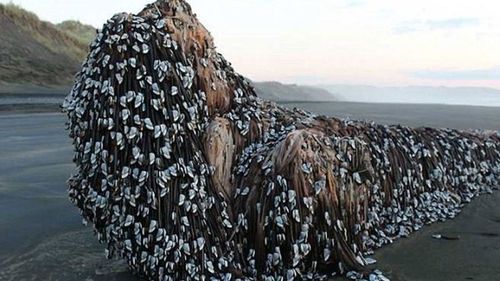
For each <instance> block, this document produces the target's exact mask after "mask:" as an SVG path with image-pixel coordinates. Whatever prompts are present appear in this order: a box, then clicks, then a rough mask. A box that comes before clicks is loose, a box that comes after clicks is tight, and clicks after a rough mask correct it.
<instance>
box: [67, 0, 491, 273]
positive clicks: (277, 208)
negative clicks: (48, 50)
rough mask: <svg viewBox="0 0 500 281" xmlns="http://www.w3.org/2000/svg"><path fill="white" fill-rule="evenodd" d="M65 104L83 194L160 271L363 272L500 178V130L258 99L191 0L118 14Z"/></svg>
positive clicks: (132, 251)
mask: <svg viewBox="0 0 500 281" xmlns="http://www.w3.org/2000/svg"><path fill="white" fill-rule="evenodd" d="M63 107H64V110H65V112H66V113H67V115H68V117H69V132H70V136H71V137H72V138H73V140H74V142H73V144H74V147H75V157H74V162H75V164H76V165H77V170H76V173H75V174H74V175H73V176H72V177H71V178H70V180H69V196H70V198H71V201H72V202H73V203H74V204H75V205H76V206H77V207H78V208H79V209H80V210H81V213H82V216H83V218H84V220H85V221H88V222H91V223H92V225H93V226H94V228H95V231H96V233H97V236H98V238H99V240H100V241H101V242H104V243H106V244H107V245H108V248H107V252H108V255H109V256H113V255H115V254H117V255H119V256H121V257H123V258H125V259H126V260H127V261H128V263H129V265H130V268H131V269H132V270H133V271H134V272H137V273H139V274H140V275H141V276H143V277H145V278H147V279H149V280H207V279H224V280H231V279H254V280H282V279H281V278H286V280H294V279H297V280H307V279H309V280H317V279H323V278H325V276H327V275H330V274H332V273H339V274H346V273H347V272H348V271H351V270H355V271H358V272H361V273H360V274H361V275H362V273H363V270H364V267H365V266H366V265H367V264H369V263H372V262H373V260H372V259H370V258H369V257H368V255H370V254H371V253H372V252H373V250H374V249H376V248H378V247H380V246H382V245H384V244H387V243H390V242H392V241H394V240H395V239H397V238H399V237H406V236H408V235H409V234H410V233H411V232H413V231H416V230H418V229H420V228H421V227H422V226H423V225H425V224H428V223H432V222H435V221H438V220H445V219H450V218H453V217H455V216H456V215H457V214H458V212H459V211H460V208H461V207H463V205H464V203H466V202H469V201H470V200H471V199H472V198H473V197H475V196H477V195H478V194H481V193H485V192H492V189H493V188H495V187H497V186H498V184H499V177H500V136H499V134H498V133H495V132H490V133H487V132H465V131H457V130H447V129H431V128H418V129H412V128H407V127H403V126H381V125H376V124H373V123H366V122H357V121H345V120H339V119H335V118H326V117H321V116H315V115H313V114H310V113H307V112H304V111H301V110H297V109H295V110H289V109H285V108H282V107H280V106H278V105H276V104H274V103H271V102H266V101H262V100H260V99H258V98H257V97H256V95H255V92H254V90H253V88H252V86H251V84H250V83H249V81H248V80H246V79H245V78H244V77H243V76H241V75H239V74H238V73H236V72H235V71H234V70H233V68H232V67H231V65H230V63H229V62H227V61H226V60H225V59H224V57H223V56H222V55H221V54H219V53H217V52H216V49H215V45H214V42H213V39H212V37H211V35H210V33H209V32H208V31H207V30H206V29H205V28H204V27H203V25H201V23H199V21H198V20H197V18H196V16H195V15H194V14H193V13H192V11H191V8H190V6H189V5H188V4H187V3H186V2H185V1H184V0H160V1H157V2H156V3H153V4H151V5H148V6H147V7H146V8H145V9H144V10H143V11H142V12H140V13H139V14H138V15H133V14H117V15H115V16H114V17H113V18H112V19H110V20H109V21H108V22H107V23H106V24H105V25H104V26H103V28H102V30H101V31H100V32H99V34H98V36H97V38H96V39H95V41H94V42H93V43H92V44H91V50H90V53H89V55H88V57H87V60H86V61H85V63H84V64H83V66H82V70H81V71H80V72H79V73H78V74H77V76H76V79H75V85H74V87H73V89H72V91H71V93H70V94H69V95H68V97H67V98H66V100H65V102H64V106H63ZM351 275H352V273H351ZM376 278H379V277H376ZM380 278H382V277H380Z"/></svg>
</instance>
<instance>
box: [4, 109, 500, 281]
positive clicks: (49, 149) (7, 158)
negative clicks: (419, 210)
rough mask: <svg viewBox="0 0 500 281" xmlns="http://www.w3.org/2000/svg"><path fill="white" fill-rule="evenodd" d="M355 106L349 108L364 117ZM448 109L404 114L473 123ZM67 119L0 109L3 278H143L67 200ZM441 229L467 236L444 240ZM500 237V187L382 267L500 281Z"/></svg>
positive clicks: (402, 275) (490, 121)
mask: <svg viewBox="0 0 500 281" xmlns="http://www.w3.org/2000/svg"><path fill="white" fill-rule="evenodd" d="M338 106H341V105H338ZM350 106H351V107H346V106H345V105H344V106H341V107H342V108H343V109H344V110H348V109H350V110H352V113H351V114H353V115H352V116H353V117H357V118H364V117H362V116H359V115H357V116H356V112H357V110H355V106H354V107H353V105H350ZM386 106H387V105H386ZM386 106H383V107H380V108H379V112H381V113H382V112H383V111H384V110H387V107H386ZM374 107H377V106H376V105H374ZM424 107H425V106H424ZM330 108H331V105H330ZM309 109H311V108H309ZM371 110H375V109H373V108H372V109H371ZM448 110H449V111H450V112H454V113H453V114H455V115H454V118H452V119H446V120H435V121H434V122H433V123H432V122H431V123H432V124H427V123H428V121H425V120H422V119H419V118H422V117H419V116H415V115H413V116H412V115H411V111H408V112H410V113H408V114H405V115H404V117H401V120H403V121H405V120H411V121H412V122H413V123H414V125H415V126H422V125H426V126H441V125H439V124H443V125H444V126H446V127H455V128H463V126H464V124H466V125H467V123H465V122H467V121H466V120H468V119H470V118H469V117H470V115H469V113H468V112H467V111H463V112H462V114H461V115H460V114H458V113H459V112H460V110H458V109H453V108H448ZM495 110H497V111H496V112H500V108H499V109H495ZM318 111H319V110H318ZM335 112H337V111H334V112H333V114H329V115H335ZM387 112H389V113H388V114H387V113H385V116H388V117H384V118H388V119H387V120H388V122H390V121H391V120H398V118H399V117H398V116H397V115H396V114H400V113H398V110H396V108H393V110H392V111H391V110H389V111H387ZM391 112H394V113H393V115H391ZM493 112H495V111H493ZM319 113H322V112H319ZM365 113H366V112H365ZM368 114H371V113H370V112H368ZM422 114H423V113H422ZM442 114H446V112H443V111H440V112H433V108H432V107H429V109H428V112H427V114H426V116H433V115H434V116H440V115H442ZM450 114H451V113H450ZM456 114H458V115H456ZM477 114H479V113H477ZM488 114H489V113H485V116H483V117H481V116H479V117H478V116H475V117H474V118H476V122H477V124H478V125H477V127H479V128H484V129H495V128H497V129H498V127H499V126H500V114H497V115H496V119H495V118H492V116H490V115H488ZM457 116H458V117H457ZM460 116H461V117H460ZM419 120H420V122H419ZM377 121H379V122H382V121H380V120H377ZM431 121H432V120H431ZM64 122H65V117H64V116H63V115H62V114H59V113H43V114H19V111H18V112H17V113H15V112H14V113H12V112H4V113H3V114H0V280H2V281H4V280H6V281H7V280H125V281H126V280H136V278H135V277H134V276H132V274H130V273H128V272H127V267H126V265H125V264H124V263H123V262H121V261H107V260H106V259H105V258H104V248H105V247H104V245H99V244H98V243H97V242H96V239H95V237H94V236H93V234H92V230H91V229H90V227H83V226H82V225H81V218H80V216H79V213H78V210H77V209H76V208H75V207H73V206H72V205H71V203H70V202H69V201H68V199H67V194H66V183H65V182H66V179H67V178H68V176H69V175H70V174H71V172H72V171H73V167H74V166H73V164H72V163H71V159H72V149H71V143H70V140H69V138H68V137H67V134H66V131H65V130H64V127H65V125H64ZM434 233H442V234H448V235H459V236H460V239H459V240H456V241H445V240H436V239H433V238H432V237H431V235H432V234H434ZM499 235H500V192H496V193H495V194H494V195H484V196H482V197H480V198H478V199H476V200H475V201H473V203H472V204H470V205H469V206H467V207H466V208H465V209H464V210H463V213H462V214H461V215H460V216H459V217H458V218H456V219H455V220H453V221H447V222H445V223H438V224H434V225H431V226H428V227H425V228H424V229H423V230H421V231H419V232H417V233H414V234H412V235H411V236H410V238H407V239H402V240H398V241H397V242H395V243H394V244H392V245H389V246H386V247H384V248H382V249H380V250H378V251H377V253H376V255H375V258H376V259H377V260H378V261H379V262H378V263H377V264H376V265H375V266H376V268H379V269H381V270H383V271H384V272H385V273H387V276H388V277H391V279H392V280H403V281H417V280H500V265H499V262H498V261H499V260H500V237H499Z"/></svg>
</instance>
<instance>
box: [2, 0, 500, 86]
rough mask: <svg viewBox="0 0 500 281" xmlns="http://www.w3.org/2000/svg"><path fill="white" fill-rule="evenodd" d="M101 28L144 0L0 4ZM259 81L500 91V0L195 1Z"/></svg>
mask: <svg viewBox="0 0 500 281" xmlns="http://www.w3.org/2000/svg"><path fill="white" fill-rule="evenodd" d="M0 2H4V3H6V2H14V3H16V4H20V5H21V6H23V7H24V8H26V9H28V10H31V11H33V12H35V13H36V14H38V15H39V16H40V17H41V18H42V19H44V20H48V21H51V22H55V23H57V22H61V21H63V20H66V19H78V20H80V21H82V22H84V23H88V24H92V25H94V26H96V27H99V26H100V25H102V23H103V22H104V21H105V20H106V19H107V18H109V17H111V16H112V15H113V14H114V13H116V12H122V11H126V12H137V11H139V10H140V9H141V8H142V7H143V6H144V5H145V4H146V3H148V2H151V1H147V0H146V1H145V0H134V1H132V0H128V1H125V0H122V1H116V0H114V1H111V0H85V1H76V0H43V1H42V0H13V1H7V0H0ZM189 2H190V3H191V5H192V6H193V9H194V11H195V12H196V13H197V14H198V15H199V17H200V19H201V20H202V22H203V23H204V25H205V26H207V28H208V29H209V30H210V31H211V32H212V34H213V35H214V37H215V39H216V44H217V46H218V47H219V51H220V52H222V53H223V54H224V55H225V57H226V58H227V59H229V60H230V61H232V62H233V65H234V66H235V67H236V69H237V70H238V71H239V72H240V73H242V74H244V75H246V76H248V77H249V78H251V79H254V80H279V81H283V82H296V83H306V84H319V83H322V84H325V83H345V84H370V85H381V86H384V85H395V86H404V85H436V86H484V87H495V88H500V17H499V16H498V13H499V11H500V1H496V0H474V1H470V0H439V1H437V0H419V1H402V0H376V1H368V0H300V1H299V0H210V1H207V0H191V1H189Z"/></svg>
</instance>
